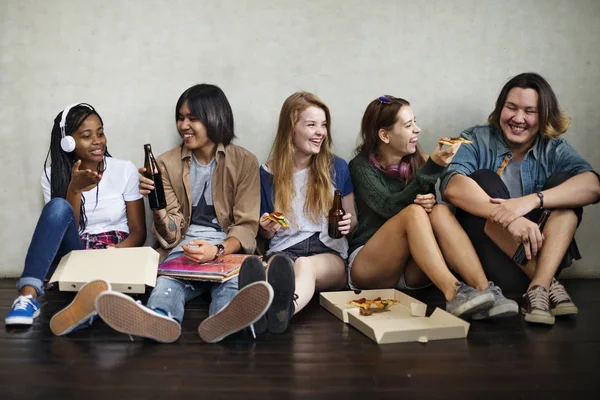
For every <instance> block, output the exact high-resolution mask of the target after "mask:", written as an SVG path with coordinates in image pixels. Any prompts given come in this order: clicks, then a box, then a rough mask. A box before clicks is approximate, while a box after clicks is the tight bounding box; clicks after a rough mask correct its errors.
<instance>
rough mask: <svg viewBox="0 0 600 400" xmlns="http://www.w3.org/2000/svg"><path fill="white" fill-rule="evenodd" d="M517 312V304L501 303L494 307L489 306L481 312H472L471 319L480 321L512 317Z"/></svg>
mask: <svg viewBox="0 0 600 400" xmlns="http://www.w3.org/2000/svg"><path fill="white" fill-rule="evenodd" d="M517 314H519V306H518V305H517V304H516V303H515V304H502V305H499V306H496V307H491V308H489V309H488V310H486V311H483V312H482V313H478V314H474V315H473V317H472V318H473V320H474V321H480V320H482V319H496V318H508V317H514V316H515V315H517Z"/></svg>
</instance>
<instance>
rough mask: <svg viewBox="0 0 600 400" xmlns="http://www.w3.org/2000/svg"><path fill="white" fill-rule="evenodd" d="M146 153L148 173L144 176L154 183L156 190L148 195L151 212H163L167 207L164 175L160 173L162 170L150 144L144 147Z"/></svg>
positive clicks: (145, 161) (145, 166)
mask: <svg viewBox="0 0 600 400" xmlns="http://www.w3.org/2000/svg"><path fill="white" fill-rule="evenodd" d="M144 152H145V153H146V158H145V160H144V168H146V172H144V176H145V177H146V178H148V179H152V180H153V181H154V190H152V191H151V192H150V193H148V203H149V204H150V209H151V210H161V209H163V208H165V207H166V206H167V202H166V201H165V189H164V188H163V181H162V174H161V173H160V168H158V163H157V162H156V159H155V158H154V154H152V146H150V144H145V145H144Z"/></svg>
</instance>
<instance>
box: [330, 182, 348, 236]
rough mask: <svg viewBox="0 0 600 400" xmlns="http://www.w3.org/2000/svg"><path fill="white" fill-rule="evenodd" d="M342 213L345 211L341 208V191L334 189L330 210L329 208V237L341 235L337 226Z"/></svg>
mask: <svg viewBox="0 0 600 400" xmlns="http://www.w3.org/2000/svg"><path fill="white" fill-rule="evenodd" d="M344 214H346V212H345V211H344V209H343V208H342V192H340V191H339V190H336V191H335V194H334V195H333V206H332V207H331V210H329V230H328V231H329V237H331V238H333V239H339V238H341V237H342V233H341V232H340V230H339V226H340V221H341V220H342V217H343V216H344Z"/></svg>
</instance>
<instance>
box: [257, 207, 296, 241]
mask: <svg viewBox="0 0 600 400" xmlns="http://www.w3.org/2000/svg"><path fill="white" fill-rule="evenodd" d="M288 227H289V225H288V222H287V220H286V219H285V216H284V215H283V214H282V213H280V212H272V213H270V214H269V213H264V214H263V215H261V217H260V228H261V229H262V231H263V236H264V237H266V238H267V239H271V238H272V237H273V236H275V233H277V231H279V230H280V229H281V228H288Z"/></svg>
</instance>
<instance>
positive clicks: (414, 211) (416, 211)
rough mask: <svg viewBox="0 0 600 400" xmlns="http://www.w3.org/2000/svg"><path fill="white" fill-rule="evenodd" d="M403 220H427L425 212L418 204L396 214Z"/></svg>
mask: <svg viewBox="0 0 600 400" xmlns="http://www.w3.org/2000/svg"><path fill="white" fill-rule="evenodd" d="M398 215H402V216H404V217H405V218H411V219H413V218H427V217H428V216H427V211H425V209H424V208H423V207H421V206H420V205H418V204H411V205H409V206H408V207H405V208H404V209H403V210H402V211H400V212H399V213H398Z"/></svg>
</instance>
